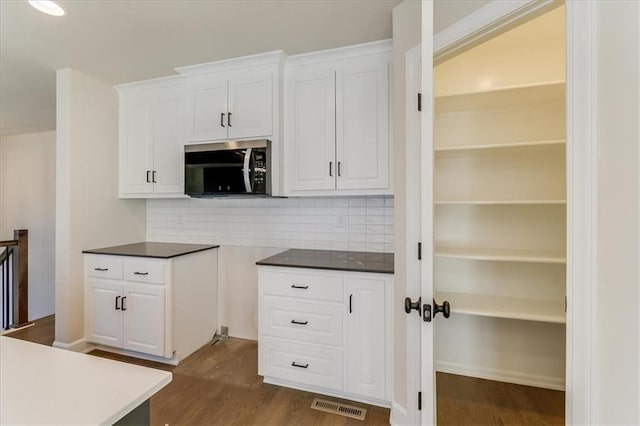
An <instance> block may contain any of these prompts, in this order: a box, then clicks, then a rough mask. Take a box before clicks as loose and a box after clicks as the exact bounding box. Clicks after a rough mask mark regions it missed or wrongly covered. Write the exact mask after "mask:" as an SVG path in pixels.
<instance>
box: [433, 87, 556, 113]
mask: <svg viewBox="0 0 640 426" xmlns="http://www.w3.org/2000/svg"><path fill="white" fill-rule="evenodd" d="M565 90H566V85H565V82H564V81H550V82H545V83H535V84H530V85H522V86H509V87H500V88H496V89H491V90H484V91H477V92H467V93H456V94H451V95H445V96H436V98H435V111H436V114H439V113H447V112H457V111H466V110H480V109H493V108H503V107H509V106H517V105H531V104H538V103H543V102H549V101H555V100H560V101H564V97H565Z"/></svg>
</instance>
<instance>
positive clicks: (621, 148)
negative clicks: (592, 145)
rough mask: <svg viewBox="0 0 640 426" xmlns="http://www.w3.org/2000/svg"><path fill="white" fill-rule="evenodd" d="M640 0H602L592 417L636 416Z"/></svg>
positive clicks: (639, 367) (639, 384)
mask: <svg viewBox="0 0 640 426" xmlns="http://www.w3.org/2000/svg"><path fill="white" fill-rule="evenodd" d="M639 9H640V3H638V2H623V1H610V2H599V3H598V6H597V12H596V13H597V16H598V27H597V31H598V46H597V57H598V68H597V96H598V102H599V105H598V112H597V117H598V121H597V123H595V125H596V126H597V127H596V128H597V132H598V135H597V137H598V144H599V156H598V189H597V193H598V210H597V228H598V236H597V239H598V241H597V248H596V250H597V256H598V264H597V295H596V296H597V302H596V306H597V307H596V309H597V313H596V314H597V323H596V324H597V337H596V342H597V343H596V344H597V353H596V354H593V356H594V359H595V360H596V371H597V373H596V385H595V386H594V389H593V391H594V392H595V393H594V400H593V402H596V407H595V413H596V416H597V417H596V419H595V422H594V423H599V424H640V412H639V410H640V336H638V332H637V330H638V328H639V327H640V317H639V312H640V294H639V293H640V284H639V283H640V275H639V271H638V259H639V256H640V248H639V241H640V234H639V231H640V229H639V223H638V218H639V202H640V197H639V193H640V188H639V170H640V165H639V160H638V158H639V155H640V153H639V145H640V130H639V128H638V122H639V121H640V81H639V75H640V67H639V62H640V33H639V28H640V10H639Z"/></svg>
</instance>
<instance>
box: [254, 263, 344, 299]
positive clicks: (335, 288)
mask: <svg viewBox="0 0 640 426" xmlns="http://www.w3.org/2000/svg"><path fill="white" fill-rule="evenodd" d="M260 291H261V293H262V294H272V295H275V296H286V297H298V298H302V299H312V300H325V301H330V302H342V299H343V297H344V295H343V293H344V292H343V278H342V277H340V276H335V275H329V274H327V275H323V274H314V273H304V272H301V273H295V272H284V271H283V272H280V271H277V270H261V272H260Z"/></svg>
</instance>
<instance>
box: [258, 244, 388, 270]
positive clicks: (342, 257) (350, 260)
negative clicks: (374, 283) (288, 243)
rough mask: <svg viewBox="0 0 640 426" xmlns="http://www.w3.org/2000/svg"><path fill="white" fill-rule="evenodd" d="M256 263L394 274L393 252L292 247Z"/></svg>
mask: <svg viewBox="0 0 640 426" xmlns="http://www.w3.org/2000/svg"><path fill="white" fill-rule="evenodd" d="M256 265H267V266H286V267H291V268H313V269H333V270H338V271H356V272H379V273H383V274H393V253H371V252H363V251H332V250H303V249H291V250H287V251H285V252H282V253H279V254H276V255H274V256H271V257H267V258H266V259H262V260H259V261H258V262H256Z"/></svg>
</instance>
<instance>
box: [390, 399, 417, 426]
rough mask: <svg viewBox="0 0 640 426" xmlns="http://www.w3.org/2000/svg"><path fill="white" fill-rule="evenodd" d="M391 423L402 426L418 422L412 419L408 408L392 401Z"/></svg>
mask: <svg viewBox="0 0 640 426" xmlns="http://www.w3.org/2000/svg"><path fill="white" fill-rule="evenodd" d="M389 424H391V425H393V426H402V425H411V424H416V422H415V421H412V420H411V418H410V417H409V413H408V412H407V409H406V408H404V407H403V406H402V405H400V404H398V403H397V402H395V401H393V402H392V403H391V414H389Z"/></svg>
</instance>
